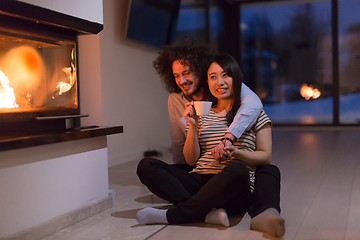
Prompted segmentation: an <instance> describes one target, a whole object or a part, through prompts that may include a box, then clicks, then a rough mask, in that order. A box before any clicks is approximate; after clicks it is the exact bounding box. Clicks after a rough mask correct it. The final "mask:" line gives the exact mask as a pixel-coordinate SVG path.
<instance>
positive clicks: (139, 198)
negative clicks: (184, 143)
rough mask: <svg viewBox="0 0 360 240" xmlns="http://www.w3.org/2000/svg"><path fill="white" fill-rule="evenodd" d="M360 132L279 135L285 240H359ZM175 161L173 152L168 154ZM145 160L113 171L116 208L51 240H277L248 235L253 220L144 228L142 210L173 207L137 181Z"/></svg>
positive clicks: (277, 157)
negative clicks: (140, 222)
mask: <svg viewBox="0 0 360 240" xmlns="http://www.w3.org/2000/svg"><path fill="white" fill-rule="evenodd" d="M359 136H360V130H359V129H358V128H355V129H349V128H347V129H325V130H321V129H320V130H319V129H312V128H309V129H300V130H299V129H297V130H292V129H284V128H282V129H275V130H274V131H273V163H274V164H276V165H278V166H279V168H280V170H281V173H282V190H281V207H282V216H283V217H284V218H285V220H286V234H285V237H284V238H285V239H298V240H307V239H309V240H313V239H317V240H319V239H324V240H325V239H326V240H328V239H335V240H342V239H344V240H353V239H354V240H355V239H360V230H358V229H359V228H358V223H359V222H360V147H359ZM162 159H163V160H164V161H169V160H170V159H171V158H170V154H169V153H165V154H164V155H163V156H162ZM139 160H140V159H137V160H134V161H130V162H126V163H122V164H119V165H117V166H114V167H111V168H110V169H109V182H110V189H114V190H115V191H116V194H117V195H116V203H115V205H114V207H113V208H111V209H108V210H106V211H104V212H102V213H100V214H97V215H95V216H93V217H91V218H88V219H86V220H84V221H82V222H80V223H78V224H75V225H73V226H71V227H69V228H66V229H64V230H62V231H59V232H57V233H55V234H53V235H51V236H49V237H46V238H44V240H110V239H114V240H115V239H121V240H127V239H129V240H130V239H132V240H133V239H136V240H137V239H151V240H168V239H171V240H178V239H179V240H183V239H188V240H190V239H215V240H217V239H246V240H249V239H250V240H251V239H273V238H271V237H270V236H267V235H264V234H262V233H260V232H255V231H251V230H249V225H250V217H249V216H248V215H245V216H244V218H243V219H240V218H239V219H235V218H234V219H231V227H229V228H224V227H221V226H217V225H210V224H204V223H198V224H190V225H181V226H165V225H148V226H140V225H138V224H137V222H136V220H135V216H136V212H137V211H138V210H139V209H142V208H144V207H149V206H151V207H168V206H169V204H168V203H167V202H166V201H163V200H161V199H159V198H157V197H156V196H154V195H152V194H151V193H150V192H149V191H148V190H147V189H146V188H145V187H144V186H143V185H142V184H141V183H140V182H139V180H138V178H137V176H136V174H135V169H136V165H137V163H138V161H139Z"/></svg>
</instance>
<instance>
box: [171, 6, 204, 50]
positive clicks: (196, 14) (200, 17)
mask: <svg viewBox="0 0 360 240" xmlns="http://www.w3.org/2000/svg"><path fill="white" fill-rule="evenodd" d="M184 39H190V40H196V41H199V42H203V43H207V36H206V4H205V0H204V1H199V0H186V1H181V4H180V11H179V16H178V24H177V28H176V41H179V42H181V41H183V40H184Z"/></svg>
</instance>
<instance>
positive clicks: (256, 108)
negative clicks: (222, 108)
mask: <svg viewBox="0 0 360 240" xmlns="http://www.w3.org/2000/svg"><path fill="white" fill-rule="evenodd" d="M210 56H211V55H210V52H209V49H208V48H206V47H204V46H201V45H198V44H196V43H191V42H185V43H183V44H180V45H176V44H174V45H172V46H165V47H164V48H163V49H162V50H161V52H160V54H159V56H158V57H157V59H155V61H154V62H153V65H154V68H155V69H156V71H157V73H158V74H159V75H160V77H161V79H162V82H163V84H164V86H165V88H166V89H167V90H168V91H169V92H170V95H169V98H168V112H169V121H170V134H171V141H172V155H173V161H174V163H175V164H176V165H177V166H179V167H180V166H181V168H184V166H186V163H185V158H184V155H183V147H184V143H185V139H186V131H185V127H186V121H185V119H184V117H183V112H184V110H185V103H187V102H189V101H198V100H208V99H209V98H210V92H209V90H208V87H207V83H206V73H207V68H208V61H209V59H210ZM261 110H262V104H261V101H260V99H259V98H258V97H257V96H256V94H255V93H253V92H252V91H251V90H250V89H249V88H248V87H247V86H246V85H245V84H243V85H242V88H241V106H240V108H239V110H238V112H237V114H236V116H235V117H234V120H233V122H232V124H231V125H230V126H229V128H228V129H227V132H226V133H225V136H224V141H222V142H220V143H219V144H218V145H217V147H215V148H214V150H213V151H212V153H213V155H214V157H215V158H216V159H219V158H227V153H226V151H224V147H225V146H226V147H227V146H231V145H232V140H234V139H235V138H239V137H240V136H241V135H242V134H243V133H244V131H247V130H249V129H251V127H252V125H253V124H254V123H255V122H256V120H257V118H258V115H259V113H260V112H261ZM184 169H188V167H185V168H184ZM249 215H250V216H251V217H252V220H251V226H252V229H254V230H259V231H263V232H267V233H270V234H272V235H274V236H277V237H281V236H283V235H284V232H285V228H284V219H283V218H281V217H280V172H279V170H278V168H277V167H276V166H274V165H269V166H264V167H259V168H258V169H257V170H256V173H255V189H254V192H253V198H252V206H251V207H250V209H249Z"/></svg>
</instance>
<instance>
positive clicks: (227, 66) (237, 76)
mask: <svg viewBox="0 0 360 240" xmlns="http://www.w3.org/2000/svg"><path fill="white" fill-rule="evenodd" d="M214 62H216V63H217V64H219V65H220V67H221V68H222V69H223V70H224V71H225V72H226V73H227V74H228V75H229V76H230V77H232V80H233V82H232V100H233V104H232V107H231V110H230V111H229V112H228V113H227V114H226V120H227V123H228V125H230V124H231V123H232V121H233V120H234V117H235V115H236V113H237V111H238V109H239V108H240V105H241V85H242V82H243V74H242V72H241V69H240V66H239V64H238V63H237V62H236V60H235V58H233V57H232V56H231V55H230V54H228V53H219V54H216V55H214V56H213V57H212V58H211V60H210V62H209V64H208V69H209V67H210V65H211V64H212V63H214ZM212 101H213V106H216V105H217V99H216V98H215V97H213V98H212Z"/></svg>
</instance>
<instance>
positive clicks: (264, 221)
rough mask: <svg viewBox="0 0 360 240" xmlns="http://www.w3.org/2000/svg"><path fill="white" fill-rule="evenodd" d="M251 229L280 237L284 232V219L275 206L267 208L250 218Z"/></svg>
mask: <svg viewBox="0 0 360 240" xmlns="http://www.w3.org/2000/svg"><path fill="white" fill-rule="evenodd" d="M251 229H253V230H257V231H261V232H266V233H269V234H271V235H273V236H275V237H282V236H284V234H285V220H284V219H283V218H282V217H281V216H280V213H279V212H278V211H277V210H276V209H275V208H268V209H266V210H265V211H263V212H262V213H260V214H259V215H257V216H255V217H254V218H252V219H251Z"/></svg>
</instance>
